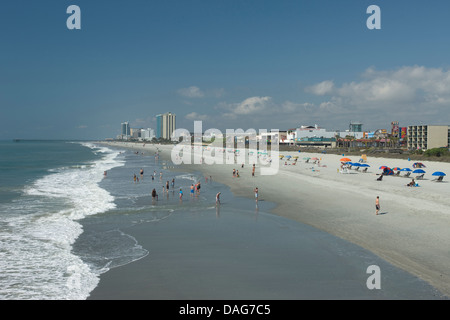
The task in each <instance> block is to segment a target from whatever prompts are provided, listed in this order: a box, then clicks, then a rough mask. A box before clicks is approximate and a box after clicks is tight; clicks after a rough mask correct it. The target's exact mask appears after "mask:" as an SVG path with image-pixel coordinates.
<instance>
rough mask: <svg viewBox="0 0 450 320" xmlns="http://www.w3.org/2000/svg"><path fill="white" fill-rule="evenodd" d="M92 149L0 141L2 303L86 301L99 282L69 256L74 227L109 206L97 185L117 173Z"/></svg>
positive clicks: (111, 160) (109, 158)
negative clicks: (12, 300) (111, 170)
mask: <svg viewBox="0 0 450 320" xmlns="http://www.w3.org/2000/svg"><path fill="white" fill-rule="evenodd" d="M118 155H119V152H118V151H113V150H110V149H107V148H102V147H96V146H94V145H93V144H91V143H78V142H64V141H20V142H12V141H2V142H0V177H1V180H0V190H1V192H0V271H1V272H0V299H39V300H42V299H85V298H86V297H87V296H88V294H89V292H90V291H91V290H92V289H93V288H95V286H96V285H97V283H98V271H96V270H92V268H91V267H90V266H89V265H87V264H86V263H85V262H84V261H82V259H80V257H78V256H76V255H74V254H73V253H72V249H73V244H74V242H75V240H76V239H77V238H78V236H79V235H80V234H81V233H82V232H83V230H82V226H81V224H80V223H79V221H80V220H81V219H83V218H85V217H86V216H89V215H95V214H98V213H101V212H105V211H107V210H110V209H112V208H114V207H115V204H114V198H113V197H112V196H111V195H110V194H109V193H108V192H107V191H106V190H104V189H103V188H101V187H99V182H100V181H101V180H102V179H103V172H104V171H107V170H110V169H111V168H114V167H117V166H122V165H123V161H122V160H121V159H120V158H119V157H118Z"/></svg>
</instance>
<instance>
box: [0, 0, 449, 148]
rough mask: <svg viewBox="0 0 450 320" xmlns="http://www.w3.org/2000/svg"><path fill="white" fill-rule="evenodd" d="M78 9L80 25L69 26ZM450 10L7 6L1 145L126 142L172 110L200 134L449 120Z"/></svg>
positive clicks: (392, 4) (267, 4) (256, 4)
mask: <svg viewBox="0 0 450 320" xmlns="http://www.w3.org/2000/svg"><path fill="white" fill-rule="evenodd" d="M73 4H75V5H77V6H79V7H80V9H81V29H80V30H76V29H75V30H69V29H68V28H67V26H66V20H67V19H68V17H69V16H70V15H69V14H67V13H66V10H67V8H68V7H69V6H70V5H73ZM370 5H378V6H379V7H380V8H381V29H379V30H370V29H368V28H367V25H366V21H367V19H368V18H369V16H370V15H369V14H367V12H366V10H367V8H368V7H369V6H370ZM449 12H450V3H449V2H448V1H444V0H436V1H433V4H432V5H430V2H427V1H423V0H411V1H406V0H396V1H389V2H387V1H380V0H370V1H368V0H349V1H345V2H344V1H333V0H317V1H301V0H299V1H283V0H281V1H260V0H249V1H242V0H227V1H219V0H211V1H206V0H189V1H186V0H167V1H157V2H156V1H144V0H134V1H128V2H125V1H87V0H76V1H70V2H69V1H45V2H36V1H20V2H17V1H12V0H6V1H3V2H2V10H1V11H0V28H1V30H2V33H1V35H0V39H1V41H2V43H3V44H4V45H3V46H2V50H1V51H0V58H1V59H0V61H1V64H0V106H1V108H0V139H14V138H24V139H29V138H35V139H55V138H56V139H74V140H76V139H80V140H83V139H85V140H90V139H105V138H115V137H116V136H117V135H118V134H119V129H120V124H121V123H122V122H124V121H129V124H130V127H131V128H154V129H156V118H155V117H156V115H158V114H161V113H165V112H168V111H171V112H173V113H174V114H176V115H177V128H185V129H187V130H189V131H193V124H194V121H195V120H202V121H203V127H204V128H205V129H207V128H217V129H219V130H221V131H223V132H225V130H226V128H242V129H244V130H245V129H248V128H254V129H256V130H258V129H268V130H270V129H280V130H287V129H290V128H295V127H298V126H301V125H315V124H318V125H319V126H320V127H323V128H327V129H329V130H345V129H348V127H349V123H350V122H352V121H354V122H361V123H362V124H363V130H367V131H374V130H376V129H390V124H391V122H392V121H399V125H400V127H407V126H409V125H423V124H426V125H449V124H450V111H449V110H450V59H449V57H450V41H448V31H449V30H450V20H449V19H448V13H449Z"/></svg>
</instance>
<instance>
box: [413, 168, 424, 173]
mask: <svg viewBox="0 0 450 320" xmlns="http://www.w3.org/2000/svg"><path fill="white" fill-rule="evenodd" d="M413 173H425V171H424V170H422V169H416V170H414V171H413Z"/></svg>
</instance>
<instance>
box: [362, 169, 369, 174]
mask: <svg viewBox="0 0 450 320" xmlns="http://www.w3.org/2000/svg"><path fill="white" fill-rule="evenodd" d="M367 169H369V168H364V169H363V170H362V171H361V172H364V173H366V172H367Z"/></svg>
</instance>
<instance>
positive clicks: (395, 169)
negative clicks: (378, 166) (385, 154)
mask: <svg viewBox="0 0 450 320" xmlns="http://www.w3.org/2000/svg"><path fill="white" fill-rule="evenodd" d="M392 170H394V171H398V170H402V168H399V167H395V168H393V169H392Z"/></svg>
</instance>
